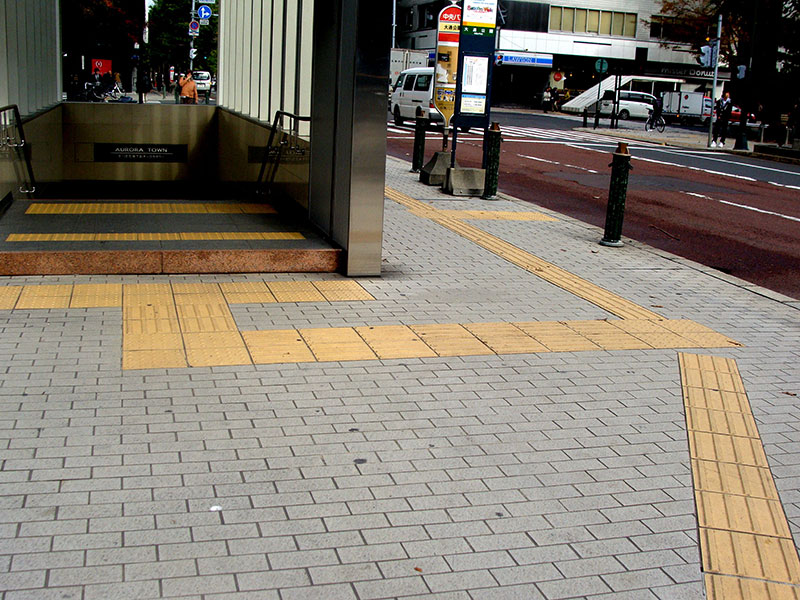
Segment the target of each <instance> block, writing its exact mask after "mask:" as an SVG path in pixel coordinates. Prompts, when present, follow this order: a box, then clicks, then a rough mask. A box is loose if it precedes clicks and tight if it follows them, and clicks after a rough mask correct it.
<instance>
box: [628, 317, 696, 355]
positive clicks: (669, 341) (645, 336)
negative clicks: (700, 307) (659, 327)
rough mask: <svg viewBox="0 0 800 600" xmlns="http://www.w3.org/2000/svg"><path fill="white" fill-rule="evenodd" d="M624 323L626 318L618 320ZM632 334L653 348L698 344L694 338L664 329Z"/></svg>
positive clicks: (691, 346) (690, 346)
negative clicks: (662, 330)
mask: <svg viewBox="0 0 800 600" xmlns="http://www.w3.org/2000/svg"><path fill="white" fill-rule="evenodd" d="M618 322H619V323H624V322H625V319H622V320H621V321H618ZM631 335H633V336H635V337H637V338H639V339H640V340H642V341H643V342H645V343H646V344H647V345H648V346H650V347H651V348H696V347H697V344H696V343H695V342H693V341H692V340H690V339H688V338H685V337H683V336H681V335H678V334H677V333H671V332H669V331H666V330H664V333H657V332H654V331H648V332H639V333H631Z"/></svg>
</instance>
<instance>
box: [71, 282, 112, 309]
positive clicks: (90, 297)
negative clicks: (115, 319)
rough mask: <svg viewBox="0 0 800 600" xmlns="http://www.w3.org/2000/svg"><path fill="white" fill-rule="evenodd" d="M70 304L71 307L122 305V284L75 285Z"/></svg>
mask: <svg viewBox="0 0 800 600" xmlns="http://www.w3.org/2000/svg"><path fill="white" fill-rule="evenodd" d="M69 306H70V308H102V307H116V306H122V285H121V284H119V283H100V284H78V285H75V286H74V288H73V291H72V300H71V301H70V305H69Z"/></svg>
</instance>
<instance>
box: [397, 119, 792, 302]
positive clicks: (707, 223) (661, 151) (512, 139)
mask: <svg viewBox="0 0 800 600" xmlns="http://www.w3.org/2000/svg"><path fill="white" fill-rule="evenodd" d="M492 120H494V121H498V122H499V123H500V126H501V129H502V131H503V132H504V133H503V146H502V155H501V163H500V178H499V181H500V185H499V187H500V191H502V192H505V193H508V194H511V195H513V196H515V197H517V198H520V199H522V200H526V201H529V202H532V203H534V204H538V205H541V206H544V207H547V208H550V209H553V210H556V211H559V212H561V213H564V214H567V215H570V216H572V217H575V218H578V219H580V220H583V221H585V222H588V223H592V224H594V225H597V226H600V227H602V226H603V224H604V222H605V212H606V205H607V197H608V183H609V173H610V169H609V163H610V159H611V153H612V152H613V151H614V149H615V148H616V147H617V144H618V142H619V141H620V139H619V138H608V137H605V136H603V135H602V130H598V131H597V132H576V131H573V128H575V127H577V126H580V125H581V122H580V120H578V119H575V118H561V117H556V116H552V115H548V116H544V115H536V114H516V113H499V114H494V115H493V116H492ZM625 125H629V126H630V125H633V126H636V124H635V123H627V124H625ZM412 136H413V132H412V131H411V129H410V128H407V127H403V128H397V127H394V126H391V125H390V127H389V134H388V149H389V153H390V154H392V155H394V156H399V157H401V158H405V159H409V160H410V153H411V146H412ZM440 145H441V132H435V131H434V132H430V133H429V141H428V144H427V148H426V157H428V156H430V155H431V154H432V153H433V152H434V151H435V150H436V149H438V148H439V147H440ZM481 145H482V140H481V137H480V136H479V135H475V134H468V135H463V134H461V135H460V136H459V144H458V151H457V157H458V162H459V164H460V165H462V166H466V167H470V166H480V160H481ZM629 150H630V152H631V155H632V157H633V158H632V164H633V167H634V168H633V171H632V172H631V174H630V180H629V188H628V196H627V201H626V210H625V224H624V227H623V235H624V236H627V237H630V238H633V239H636V240H639V241H642V242H645V243H648V244H650V245H652V246H654V247H657V248H661V249H664V250H667V251H669V252H672V253H674V254H677V255H680V256H683V257H686V258H689V259H691V260H694V261H697V262H699V263H702V264H704V265H707V266H710V267H713V268H715V269H718V270H720V271H722V272H725V273H730V274H732V275H735V276H737V277H740V278H741V279H744V280H746V281H750V282H753V283H756V284H758V285H761V286H764V287H766V288H769V289H772V290H775V291H778V292H781V293H783V294H786V295H788V296H791V297H794V298H800V167H798V166H792V165H786V164H782V163H777V162H771V161H765V160H757V159H750V158H747V157H742V156H736V155H731V154H726V153H723V152H715V151H709V150H689V149H681V148H675V147H669V146H663V145H659V144H652V143H647V142H640V141H635V140H630V141H629Z"/></svg>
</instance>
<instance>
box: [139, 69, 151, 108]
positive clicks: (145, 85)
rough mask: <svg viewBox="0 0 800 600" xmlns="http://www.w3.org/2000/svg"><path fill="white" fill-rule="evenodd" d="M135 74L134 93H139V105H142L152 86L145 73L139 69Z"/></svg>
mask: <svg viewBox="0 0 800 600" xmlns="http://www.w3.org/2000/svg"><path fill="white" fill-rule="evenodd" d="M136 73H137V76H136V91H137V92H138V93H139V104H144V103H145V102H147V94H149V93H150V89H151V88H152V87H153V85H152V82H151V81H150V76H149V75H148V74H147V71H145V70H144V69H139V70H138V71H137V72H136Z"/></svg>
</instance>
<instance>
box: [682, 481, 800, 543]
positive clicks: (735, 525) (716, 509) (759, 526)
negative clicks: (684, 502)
mask: <svg viewBox="0 0 800 600" xmlns="http://www.w3.org/2000/svg"><path fill="white" fill-rule="evenodd" d="M695 502H696V505H697V523H698V525H699V526H700V527H709V528H711V529H724V530H726V531H739V532H743V533H753V534H757V535H766V536H772V537H783V538H788V539H791V537H792V534H791V533H790V532H789V524H788V523H787V521H786V515H785V514H784V512H783V506H782V505H781V503H780V501H778V500H768V499H766V498H751V497H748V496H737V495H734V494H720V493H716V492H707V491H701V490H698V491H696V492H695Z"/></svg>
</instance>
